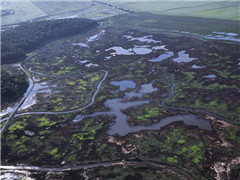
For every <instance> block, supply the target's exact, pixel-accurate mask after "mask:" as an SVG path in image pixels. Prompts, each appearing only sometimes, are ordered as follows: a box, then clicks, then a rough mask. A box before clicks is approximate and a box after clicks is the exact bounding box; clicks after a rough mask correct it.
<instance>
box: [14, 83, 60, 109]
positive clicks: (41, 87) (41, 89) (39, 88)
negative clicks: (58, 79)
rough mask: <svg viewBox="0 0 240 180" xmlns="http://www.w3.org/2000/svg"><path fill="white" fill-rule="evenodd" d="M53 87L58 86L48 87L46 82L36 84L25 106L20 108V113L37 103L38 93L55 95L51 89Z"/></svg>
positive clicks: (24, 103)
mask: <svg viewBox="0 0 240 180" xmlns="http://www.w3.org/2000/svg"><path fill="white" fill-rule="evenodd" d="M51 87H56V85H47V84H46V82H42V83H35V85H34V86H33V89H32V91H31V92H30V93H29V95H28V96H27V98H26V99H25V101H24V102H23V104H22V105H21V106H20V107H19V109H18V111H22V110H25V109H28V108H29V107H31V106H33V105H34V104H35V103H36V102H37V100H36V95H37V94H38V93H53V90H52V89H50V88H51Z"/></svg>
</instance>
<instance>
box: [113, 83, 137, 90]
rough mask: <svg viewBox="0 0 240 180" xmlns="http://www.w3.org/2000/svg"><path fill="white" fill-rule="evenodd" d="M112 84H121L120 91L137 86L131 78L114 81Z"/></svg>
mask: <svg viewBox="0 0 240 180" xmlns="http://www.w3.org/2000/svg"><path fill="white" fill-rule="evenodd" d="M110 84H111V85H113V86H119V91H125V90H127V89H128V88H130V89H133V88H135V87H136V83H135V82H133V81H129V80H123V81H112V82H111V83H110Z"/></svg>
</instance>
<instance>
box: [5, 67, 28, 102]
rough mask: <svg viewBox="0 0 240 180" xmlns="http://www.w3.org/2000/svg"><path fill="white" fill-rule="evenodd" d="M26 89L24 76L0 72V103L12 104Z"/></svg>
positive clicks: (26, 83)
mask: <svg viewBox="0 0 240 180" xmlns="http://www.w3.org/2000/svg"><path fill="white" fill-rule="evenodd" d="M27 88H28V81H27V79H26V77H25V75H24V74H11V73H10V72H8V71H6V70H3V69H2V72H1V103H4V102H13V101H15V100H17V99H18V98H20V97H21V96H22V95H23V94H24V92H25V91H26V90H27Z"/></svg>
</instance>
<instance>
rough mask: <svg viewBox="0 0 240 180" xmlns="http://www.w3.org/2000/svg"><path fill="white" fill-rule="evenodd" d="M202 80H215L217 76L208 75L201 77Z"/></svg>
mask: <svg viewBox="0 0 240 180" xmlns="http://www.w3.org/2000/svg"><path fill="white" fill-rule="evenodd" d="M203 77H204V78H208V79H213V78H216V77H217V76H216V75H215V74H209V75H206V76H203Z"/></svg>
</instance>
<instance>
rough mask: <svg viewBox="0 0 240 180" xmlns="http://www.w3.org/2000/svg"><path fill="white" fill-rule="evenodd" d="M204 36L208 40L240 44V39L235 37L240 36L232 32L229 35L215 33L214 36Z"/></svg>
mask: <svg viewBox="0 0 240 180" xmlns="http://www.w3.org/2000/svg"><path fill="white" fill-rule="evenodd" d="M203 36H204V37H205V38H207V39H215V40H227V41H235V42H240V39H239V38H236V37H235V36H238V34H236V33H232V32H229V33H227V32H213V34H209V35H203Z"/></svg>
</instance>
